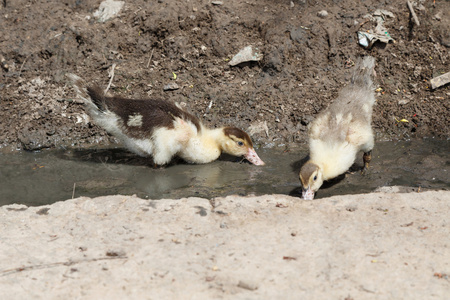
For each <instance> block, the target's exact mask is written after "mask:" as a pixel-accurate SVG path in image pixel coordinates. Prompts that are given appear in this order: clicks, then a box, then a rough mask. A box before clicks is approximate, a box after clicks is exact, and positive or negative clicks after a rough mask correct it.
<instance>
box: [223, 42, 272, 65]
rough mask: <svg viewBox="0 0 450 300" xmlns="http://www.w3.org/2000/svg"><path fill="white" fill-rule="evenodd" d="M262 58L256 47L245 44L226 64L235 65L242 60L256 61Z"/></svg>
mask: <svg viewBox="0 0 450 300" xmlns="http://www.w3.org/2000/svg"><path fill="white" fill-rule="evenodd" d="M262 58H263V55H262V54H261V53H259V52H258V48H255V49H253V47H252V46H247V47H245V48H243V49H241V51H239V53H238V54H236V55H235V56H234V57H233V59H231V60H230V62H229V63H228V64H229V65H230V66H236V65H238V64H240V63H243V62H248V61H258V60H261V59H262Z"/></svg>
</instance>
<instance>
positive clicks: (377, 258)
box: [0, 191, 450, 300]
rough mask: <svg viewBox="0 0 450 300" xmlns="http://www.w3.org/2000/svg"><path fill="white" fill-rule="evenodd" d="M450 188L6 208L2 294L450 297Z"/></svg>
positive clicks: (0, 225)
mask: <svg viewBox="0 0 450 300" xmlns="http://www.w3.org/2000/svg"><path fill="white" fill-rule="evenodd" d="M449 194H450V192H448V191H434V192H424V193H417V192H415V193H403V194H401V193H400V194H397V193H395V194H388V193H373V194H366V195H348V196H334V197H331V198H326V199H321V200H317V201H299V199H298V198H294V197H289V196H284V195H266V196H261V197H239V196H229V197H226V198H216V199H213V200H207V199H201V198H188V199H186V198H184V199H180V200H169V199H167V200H163V201H158V200H156V201H155V200H154V201H149V200H143V199H139V198H136V197H133V196H110V197H101V198H95V199H90V198H78V199H74V200H67V201H64V202H57V203H54V204H52V205H47V206H45V207H26V206H24V205H8V206H2V207H0V298H1V299H341V300H344V299H346V300H350V299H355V300H356V299H448V295H449V294H450V278H449V276H450V251H448V249H449V246H450V242H449V238H448V237H449V235H450V227H449V219H448V211H449V209H450V201H449Z"/></svg>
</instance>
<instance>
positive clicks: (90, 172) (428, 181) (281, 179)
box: [0, 139, 450, 206]
mask: <svg viewBox="0 0 450 300" xmlns="http://www.w3.org/2000/svg"><path fill="white" fill-rule="evenodd" d="M449 148H450V141H448V140H435V139H424V140H420V141H398V142H378V143H377V144H376V145H375V148H374V151H373V157H372V163H371V167H370V170H369V172H368V174H366V175H362V174H361V172H360V170H361V167H362V153H361V155H360V157H358V159H357V161H356V162H355V164H354V166H352V168H351V169H350V170H349V172H347V173H346V174H343V175H342V176H340V177H339V178H336V179H334V180H332V181H330V182H326V183H325V184H324V186H323V187H322V188H321V189H320V190H319V192H318V193H317V195H316V199H320V198H322V197H327V196H332V195H345V194H358V193H369V192H373V191H375V190H377V189H378V188H380V187H391V186H402V187H404V191H409V192H420V191H426V190H435V189H436V190H449V189H450V176H449V173H448V172H449V169H450V155H449V152H448V149H449ZM257 151H258V153H259V154H260V157H261V158H262V159H263V160H264V161H265V162H266V166H263V167H259V166H254V165H251V164H249V163H248V162H243V161H242V160H241V159H239V158H234V157H222V158H221V159H220V160H218V161H216V162H213V163H210V164H206V165H190V164H185V163H183V162H180V161H178V162H174V163H173V164H172V165H169V166H167V167H165V168H156V169H155V168H154V167H153V163H152V162H151V160H148V159H145V158H141V157H137V156H136V155H134V154H132V153H130V152H128V151H127V150H124V149H120V148H106V149H79V150H74V149H72V150H65V151H63V150H59V151H55V150H53V151H41V152H20V153H17V154H14V155H12V154H2V155H0V165H1V166H2V168H1V169H0V205H5V204H12V203H21V204H26V205H33V206H34V205H44V204H50V203H53V202H56V201H62V200H66V199H70V198H73V197H80V196H89V197H95V196H100V195H115V194H122V195H133V194H136V195H137V196H139V197H141V198H144V199H145V198H151V199H167V198H171V199H178V198H182V197H189V196H198V197H204V198H208V199H211V198H214V197H219V196H226V195H232V194H237V195H252V194H254V195H264V194H286V195H292V196H296V197H300V196H301V189H300V182H299V180H298V172H299V170H300V167H301V165H302V164H303V163H304V162H305V161H306V158H307V154H308V151H307V147H306V145H304V146H290V145H280V146H276V147H272V148H260V149H258V150H257Z"/></svg>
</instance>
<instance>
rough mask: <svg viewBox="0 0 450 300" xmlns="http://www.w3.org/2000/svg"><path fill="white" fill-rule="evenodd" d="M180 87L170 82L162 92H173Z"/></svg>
mask: <svg viewBox="0 0 450 300" xmlns="http://www.w3.org/2000/svg"><path fill="white" fill-rule="evenodd" d="M179 88H180V87H179V86H178V84H176V83H175V82H171V83H169V84H166V85H165V86H164V88H163V89H164V90H165V91H173V90H178V89H179Z"/></svg>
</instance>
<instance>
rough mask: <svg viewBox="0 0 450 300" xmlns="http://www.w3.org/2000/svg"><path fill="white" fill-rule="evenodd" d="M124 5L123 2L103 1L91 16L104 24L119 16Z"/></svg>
mask: <svg viewBox="0 0 450 300" xmlns="http://www.w3.org/2000/svg"><path fill="white" fill-rule="evenodd" d="M124 4H125V2H124V1H114V0H105V1H103V2H102V3H100V6H99V8H98V10H96V11H95V12H94V14H93V16H94V17H96V18H98V21H99V22H100V23H104V22H106V21H108V20H109V19H112V18H114V17H115V16H116V15H117V14H119V12H120V10H121V9H122V7H123V5H124Z"/></svg>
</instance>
